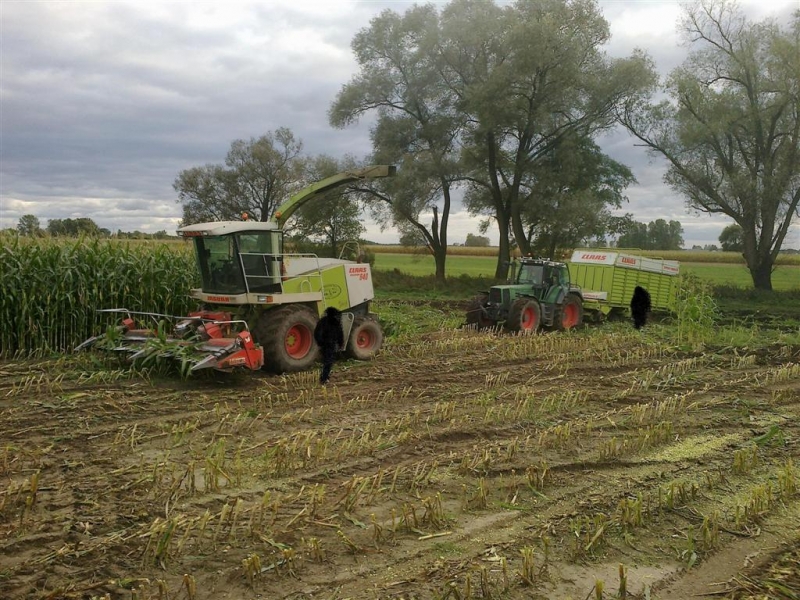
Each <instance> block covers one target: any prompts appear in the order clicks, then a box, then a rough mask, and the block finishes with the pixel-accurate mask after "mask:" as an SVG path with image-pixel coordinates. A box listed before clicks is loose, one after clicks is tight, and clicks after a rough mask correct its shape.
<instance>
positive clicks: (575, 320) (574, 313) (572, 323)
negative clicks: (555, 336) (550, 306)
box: [556, 294, 583, 331]
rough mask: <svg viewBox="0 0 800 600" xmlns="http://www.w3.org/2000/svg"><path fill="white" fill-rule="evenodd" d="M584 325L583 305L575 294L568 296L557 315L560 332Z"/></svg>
mask: <svg viewBox="0 0 800 600" xmlns="http://www.w3.org/2000/svg"><path fill="white" fill-rule="evenodd" d="M581 325H583V303H582V302H581V299H580V298H579V297H578V296H576V295H575V294H568V295H567V297H566V298H564V303H563V304H562V305H561V306H560V307H559V309H558V313H557V314H556V327H557V328H558V329H559V330H560V331H564V330H566V329H573V328H575V327H580V326H581Z"/></svg>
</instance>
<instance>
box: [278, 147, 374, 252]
mask: <svg viewBox="0 0 800 600" xmlns="http://www.w3.org/2000/svg"><path fill="white" fill-rule="evenodd" d="M349 168H355V161H354V160H353V159H351V158H350V159H345V160H344V161H338V160H336V159H335V158H332V157H330V156H325V155H321V156H317V157H316V158H313V159H311V160H310V161H308V164H307V175H306V179H307V180H308V181H319V180H322V179H325V178H326V177H330V176H332V175H336V174H337V173H340V172H342V171H345V170H347V169H349ZM360 213H361V210H360V208H359V206H358V202H357V201H356V199H355V197H354V196H353V194H352V193H351V192H349V191H348V189H347V187H346V186H345V187H341V186H340V187H338V188H335V189H333V190H331V191H330V192H328V193H326V194H325V196H324V197H323V198H318V199H315V200H312V201H311V202H307V203H305V204H304V205H303V206H301V207H300V209H299V210H298V211H297V214H296V220H295V225H294V229H295V231H296V232H297V234H299V235H300V236H301V237H304V238H306V239H310V240H312V241H316V242H320V243H322V244H324V245H325V246H326V248H327V249H328V252H329V253H330V256H333V257H338V256H339V253H340V251H341V249H342V244H343V243H344V242H347V241H351V240H353V241H357V240H358V238H359V237H360V236H361V234H362V233H363V232H364V231H366V229H365V228H364V226H363V225H362V224H361V220H360V218H359V215H360Z"/></svg>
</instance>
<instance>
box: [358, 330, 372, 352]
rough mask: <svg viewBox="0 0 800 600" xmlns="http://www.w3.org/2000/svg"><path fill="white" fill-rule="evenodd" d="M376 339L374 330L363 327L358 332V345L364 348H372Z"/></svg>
mask: <svg viewBox="0 0 800 600" xmlns="http://www.w3.org/2000/svg"><path fill="white" fill-rule="evenodd" d="M374 343H375V340H374V338H373V335H372V332H371V331H369V330H367V329H362V330H361V331H359V332H358V333H357V334H356V346H357V347H358V348H360V349H362V350H369V349H370V348H372V346H373V344H374Z"/></svg>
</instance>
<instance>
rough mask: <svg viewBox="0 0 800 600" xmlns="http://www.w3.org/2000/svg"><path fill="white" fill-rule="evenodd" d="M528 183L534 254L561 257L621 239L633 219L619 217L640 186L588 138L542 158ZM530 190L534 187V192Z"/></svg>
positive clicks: (567, 142) (565, 141) (524, 213)
mask: <svg viewBox="0 0 800 600" xmlns="http://www.w3.org/2000/svg"><path fill="white" fill-rule="evenodd" d="M531 174H532V177H531V178H530V181H526V182H525V194H526V196H525V197H522V198H521V199H520V200H521V211H520V218H521V220H522V223H523V225H524V226H525V228H526V234H525V235H526V238H527V240H528V245H529V248H530V249H531V250H534V251H535V252H536V253H537V254H541V255H544V256H556V252H557V249H559V248H561V249H564V248H574V247H575V246H577V245H581V244H585V243H587V242H588V241H589V240H591V239H593V238H594V239H597V238H603V237H604V236H605V235H606V234H617V233H620V232H621V231H623V230H624V228H625V227H626V226H627V225H628V224H629V223H630V216H629V215H626V216H621V217H620V216H615V215H613V214H612V213H611V210H610V209H611V208H620V207H621V206H622V202H623V201H624V200H626V198H625V196H624V195H623V190H624V189H625V188H626V187H627V186H628V185H629V184H630V183H632V182H634V181H635V178H634V177H633V174H632V173H631V171H630V169H628V167H626V166H625V165H622V164H620V163H618V162H617V161H615V160H612V159H611V158H609V157H608V156H606V155H605V154H603V153H602V152H601V151H600V148H599V147H598V146H597V145H596V144H595V143H594V142H593V141H592V140H591V139H588V138H581V137H578V136H565V137H564V138H562V139H561V140H560V141H559V142H558V143H557V144H556V146H555V147H554V148H553V149H552V150H551V151H550V152H548V153H547V154H546V155H544V156H542V157H541V159H540V160H539V161H537V164H536V165H535V166H534V168H533V169H532V170H531ZM529 186H530V187H529Z"/></svg>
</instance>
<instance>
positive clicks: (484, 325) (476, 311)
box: [467, 294, 495, 329]
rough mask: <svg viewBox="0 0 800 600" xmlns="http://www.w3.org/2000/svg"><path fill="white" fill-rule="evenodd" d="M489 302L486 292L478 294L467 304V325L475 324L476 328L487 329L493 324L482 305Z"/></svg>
mask: <svg viewBox="0 0 800 600" xmlns="http://www.w3.org/2000/svg"><path fill="white" fill-rule="evenodd" d="M487 302H489V295H488V294H478V295H477V296H475V297H474V298H472V300H470V301H469V304H468V305H467V325H475V326H476V327H477V328H478V329H488V328H490V327H494V326H495V322H494V321H492V320H491V319H490V318H489V317H488V316H487V315H486V311H485V310H484V307H485V306H486V303H487Z"/></svg>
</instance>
